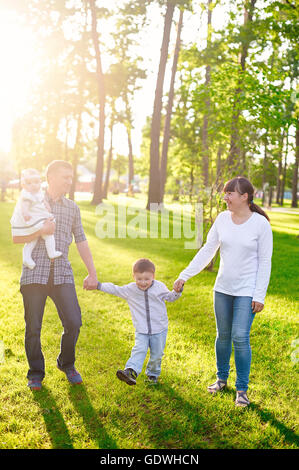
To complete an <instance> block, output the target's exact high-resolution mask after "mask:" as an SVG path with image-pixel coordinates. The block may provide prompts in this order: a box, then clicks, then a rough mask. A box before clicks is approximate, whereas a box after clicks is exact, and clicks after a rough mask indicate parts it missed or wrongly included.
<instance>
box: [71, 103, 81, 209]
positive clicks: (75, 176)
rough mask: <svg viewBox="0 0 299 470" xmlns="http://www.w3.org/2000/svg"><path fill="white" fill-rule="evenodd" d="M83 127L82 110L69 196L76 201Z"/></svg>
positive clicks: (79, 115)
mask: <svg viewBox="0 0 299 470" xmlns="http://www.w3.org/2000/svg"><path fill="white" fill-rule="evenodd" d="M81 127H82V112H81V111H80V112H79V114H78V119H77V133H76V143H75V148H74V158H73V161H72V166H73V174H74V176H73V181H72V186H71V189H70V194H69V198H70V199H72V200H73V201H74V199H75V191H76V185H77V181H78V171H77V168H78V161H79V151H80V150H79V149H80V140H81Z"/></svg>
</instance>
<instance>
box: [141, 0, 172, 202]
mask: <svg viewBox="0 0 299 470" xmlns="http://www.w3.org/2000/svg"><path fill="white" fill-rule="evenodd" d="M174 7H175V5H174V2H172V1H170V0H168V1H167V3H166V13H165V17H164V31H163V39H162V47H161V54H160V63H159V71H158V75H157V82H156V90H155V99H154V109H153V115H152V125H151V145H150V174H149V188H148V200H147V206H146V208H147V209H150V205H151V203H158V204H160V203H161V177H160V133H161V112H162V97H163V85H164V78H165V69H166V63H167V56H168V46H169V39H170V30H171V25H172V18H173V13H174Z"/></svg>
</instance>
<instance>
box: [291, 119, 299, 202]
mask: <svg viewBox="0 0 299 470" xmlns="http://www.w3.org/2000/svg"><path fill="white" fill-rule="evenodd" d="M295 155H296V160H295V165H294V171H293V180H292V207H298V196H297V192H298V167H299V119H297V123H296V153H295Z"/></svg>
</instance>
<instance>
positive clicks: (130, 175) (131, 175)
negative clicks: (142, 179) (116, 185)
mask: <svg viewBox="0 0 299 470" xmlns="http://www.w3.org/2000/svg"><path fill="white" fill-rule="evenodd" d="M127 135H128V147H129V173H128V186H129V185H130V184H133V180H134V158H133V146H132V137H131V126H128V127H127Z"/></svg>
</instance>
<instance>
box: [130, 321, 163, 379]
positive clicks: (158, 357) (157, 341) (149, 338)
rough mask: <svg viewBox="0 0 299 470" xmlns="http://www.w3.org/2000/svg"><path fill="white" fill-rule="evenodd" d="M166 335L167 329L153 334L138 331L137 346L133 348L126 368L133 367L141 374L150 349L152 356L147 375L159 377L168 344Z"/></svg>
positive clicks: (136, 335) (136, 336)
mask: <svg viewBox="0 0 299 470" xmlns="http://www.w3.org/2000/svg"><path fill="white" fill-rule="evenodd" d="M166 337H167V329H166V330H163V331H161V333H157V334H153V335H147V334H142V333H137V331H136V333H135V346H134V347H133V349H132V352H131V357H130V359H129V360H128V361H127V363H126V366H125V367H126V369H128V368H131V369H133V370H134V371H135V372H136V374H137V375H139V374H140V373H141V371H142V367H143V363H144V360H145V358H146V354H147V351H148V349H149V350H150V358H149V361H148V363H147V366H146V370H145V373H146V375H147V376H154V377H159V375H160V374H161V361H162V356H163V353H164V348H165V344H166Z"/></svg>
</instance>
